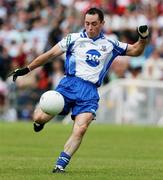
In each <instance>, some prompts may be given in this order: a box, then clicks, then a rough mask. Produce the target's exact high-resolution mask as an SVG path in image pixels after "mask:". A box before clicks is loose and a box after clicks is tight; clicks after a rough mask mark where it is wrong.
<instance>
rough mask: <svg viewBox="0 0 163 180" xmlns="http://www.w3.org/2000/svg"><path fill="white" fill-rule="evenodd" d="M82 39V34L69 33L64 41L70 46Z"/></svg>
mask: <svg viewBox="0 0 163 180" xmlns="http://www.w3.org/2000/svg"><path fill="white" fill-rule="evenodd" d="M79 38H80V33H69V34H67V36H65V37H64V39H65V40H66V41H67V43H68V44H70V43H72V42H74V41H76V40H78V39H79Z"/></svg>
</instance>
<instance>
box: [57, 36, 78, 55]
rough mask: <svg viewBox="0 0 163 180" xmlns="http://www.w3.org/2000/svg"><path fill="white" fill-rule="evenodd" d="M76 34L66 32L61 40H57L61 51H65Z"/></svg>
mask: <svg viewBox="0 0 163 180" xmlns="http://www.w3.org/2000/svg"><path fill="white" fill-rule="evenodd" d="M76 37H77V35H76V34H75V33H72V34H68V35H67V36H66V37H64V38H63V39H62V40H61V41H59V42H58V45H59V47H60V48H61V50H62V51H63V52H65V51H67V49H68V47H69V45H70V44H71V43H72V42H74V41H75V39H76Z"/></svg>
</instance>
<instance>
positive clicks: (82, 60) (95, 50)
mask: <svg viewBox="0 0 163 180" xmlns="http://www.w3.org/2000/svg"><path fill="white" fill-rule="evenodd" d="M58 45H59V47H60V48H61V49H62V51H63V52H66V62H65V70H66V75H71V76H76V77H79V78H81V79H83V80H86V81H90V82H92V83H93V84H95V85H96V86H97V87H99V86H100V85H101V83H102V81H103V78H104V77H105V75H106V73H107V71H108V69H109V67H110V65H111V64H112V62H113V60H114V59H115V58H116V57H117V56H119V55H120V56H123V55H125V54H126V49H127V44H126V43H122V42H119V41H117V40H109V39H108V38H107V37H106V36H105V35H104V34H103V33H102V32H101V33H100V35H99V36H98V37H96V38H94V39H91V38H89V37H88V36H87V34H86V31H85V30H83V31H82V32H80V33H72V34H68V35H67V36H66V37H65V38H63V39H62V40H61V41H60V42H59V43H58Z"/></svg>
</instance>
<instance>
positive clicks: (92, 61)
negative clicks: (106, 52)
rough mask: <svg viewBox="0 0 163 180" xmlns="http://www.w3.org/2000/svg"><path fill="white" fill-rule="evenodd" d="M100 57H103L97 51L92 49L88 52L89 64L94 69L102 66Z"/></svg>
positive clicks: (87, 60)
mask: <svg viewBox="0 0 163 180" xmlns="http://www.w3.org/2000/svg"><path fill="white" fill-rule="evenodd" d="M100 56H101V54H100V53H99V52H98V51H97V50H95V49H91V50H89V51H87V52H86V62H87V64H88V65H89V66H92V67H96V66H98V65H99V64H100V60H99V57H100Z"/></svg>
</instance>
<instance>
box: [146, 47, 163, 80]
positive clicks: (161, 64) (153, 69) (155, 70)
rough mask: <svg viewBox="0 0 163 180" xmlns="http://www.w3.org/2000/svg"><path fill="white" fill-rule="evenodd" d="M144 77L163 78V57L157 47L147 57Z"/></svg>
mask: <svg viewBox="0 0 163 180" xmlns="http://www.w3.org/2000/svg"><path fill="white" fill-rule="evenodd" d="M143 78H144V79H148V80H163V59H162V58H161V57H160V56H159V52H158V50H157V49H155V50H154V52H153V53H152V55H151V56H150V57H149V59H147V60H146V61H145V63H144V66H143Z"/></svg>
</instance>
